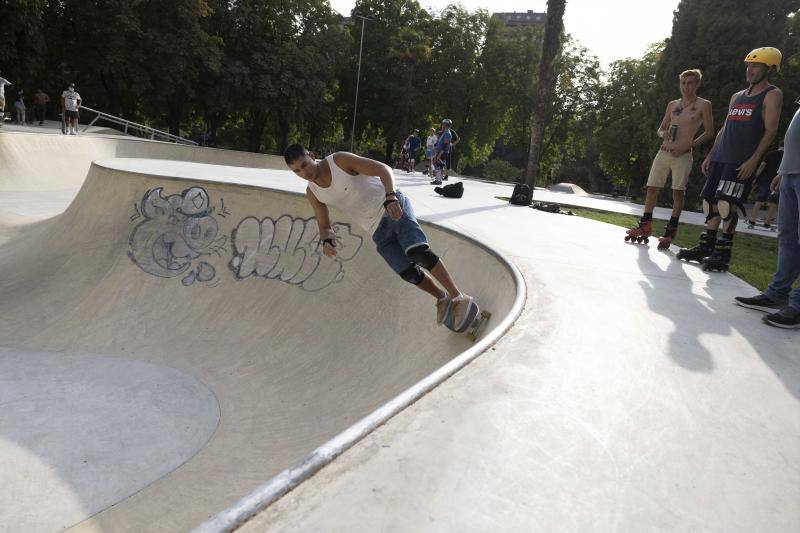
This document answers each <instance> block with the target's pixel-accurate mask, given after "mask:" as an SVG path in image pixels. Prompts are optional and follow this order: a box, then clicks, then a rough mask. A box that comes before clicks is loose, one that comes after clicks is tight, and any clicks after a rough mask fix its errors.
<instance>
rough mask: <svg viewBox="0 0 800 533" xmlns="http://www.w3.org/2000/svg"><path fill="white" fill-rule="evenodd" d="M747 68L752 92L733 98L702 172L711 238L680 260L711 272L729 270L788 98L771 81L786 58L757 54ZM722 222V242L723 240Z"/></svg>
mask: <svg viewBox="0 0 800 533" xmlns="http://www.w3.org/2000/svg"><path fill="white" fill-rule="evenodd" d="M744 62H745V64H746V65H747V69H746V72H745V77H746V79H747V83H748V84H749V87H748V88H747V89H745V90H743V91H738V92H736V93H734V95H733V96H732V97H731V101H730V104H729V105H728V116H727V117H726V119H725V124H723V125H722V129H720V130H719V133H717V137H716V139H715V140H714V147H713V148H712V149H711V152H710V153H709V154H708V157H706V158H705V160H704V161H703V164H702V165H701V167H700V168H701V170H702V171H703V174H705V175H706V176H707V179H706V184H705V186H704V187H703V192H702V193H701V196H702V198H703V211H704V212H705V214H706V232H705V233H703V234H702V235H701V236H700V242H699V244H698V245H697V246H695V247H694V248H690V249H684V250H681V251H680V252H679V253H678V258H679V259H685V260H687V261H700V262H701V263H702V264H703V269H705V270H720V271H725V270H727V269H728V264H729V263H730V260H731V249H732V247H733V234H734V232H735V231H736V223H737V222H738V220H739V211H740V210H741V211H744V207H743V205H742V202H743V200H744V199H745V198H747V195H748V194H749V193H750V187H751V186H752V179H753V177H754V176H755V171H756V169H757V168H758V165H759V164H760V163H761V159H762V158H763V157H764V153H765V152H766V151H767V148H769V146H770V144H772V141H773V139H775V135H776V134H777V133H778V119H779V118H780V114H781V105H782V104H783V93H782V92H781V90H780V89H778V88H777V87H775V86H774V85H771V84H770V83H769V75H770V74H771V73H773V72H777V71H778V69H780V66H781V52H780V50H778V49H777V48H772V47H764V48H756V49H755V50H753V51H752V52H750V53H749V54H747V55H746V56H745V58H744ZM722 222H724V225H723V229H722V237H720V239H719V240H717V231H718V229H719V226H720V224H721V223H722Z"/></svg>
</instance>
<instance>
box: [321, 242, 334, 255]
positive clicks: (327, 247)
mask: <svg viewBox="0 0 800 533" xmlns="http://www.w3.org/2000/svg"><path fill="white" fill-rule="evenodd" d="M322 253H323V254H325V256H326V257H336V240H335V239H325V240H324V241H322Z"/></svg>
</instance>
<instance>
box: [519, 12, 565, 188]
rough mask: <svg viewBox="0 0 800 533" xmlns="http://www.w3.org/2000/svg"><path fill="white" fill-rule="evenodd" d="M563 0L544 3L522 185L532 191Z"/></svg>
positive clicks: (552, 88) (552, 79)
mask: <svg viewBox="0 0 800 533" xmlns="http://www.w3.org/2000/svg"><path fill="white" fill-rule="evenodd" d="M566 4H567V0H547V22H546V23H545V28H544V43H543V44H542V58H541V60H540V62H539V85H538V87H537V91H536V103H535V104H534V107H533V113H532V117H531V143H530V147H529V149H528V162H527V164H526V165H525V183H527V184H528V186H529V187H530V188H531V191H532V190H533V187H534V186H535V185H536V176H537V174H538V172H539V157H540V156H541V153H542V138H543V137H544V128H545V126H546V125H547V120H548V116H549V114H550V109H551V107H552V99H553V93H554V92H555V85H556V78H555V68H554V67H555V66H556V60H557V58H558V56H559V55H560V53H561V36H562V34H563V33H564V10H565V9H566Z"/></svg>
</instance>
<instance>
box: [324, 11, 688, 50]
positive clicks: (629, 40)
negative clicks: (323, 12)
mask: <svg viewBox="0 0 800 533" xmlns="http://www.w3.org/2000/svg"><path fill="white" fill-rule="evenodd" d="M418 1H419V2H420V3H421V4H422V5H423V6H425V7H426V8H427V9H428V10H430V11H438V10H441V9H442V8H443V7H444V6H446V5H447V4H450V3H453V1H455V0H451V1H448V0H418ZM678 1H679V0H606V1H602V0H567V11H566V13H565V16H564V25H565V26H566V29H567V32H568V33H570V34H571V35H572V36H573V37H574V38H576V39H577V40H578V41H580V43H581V44H583V46H585V47H586V48H588V49H589V50H591V51H592V53H593V54H595V55H596V56H597V57H599V58H600V62H601V63H602V64H603V65H604V66H607V65H608V64H609V63H611V62H612V61H615V60H617V59H623V58H626V57H637V58H638V57H641V56H642V54H643V53H644V51H645V49H646V48H647V46H648V45H649V44H651V43H654V42H657V41H660V40H662V39H664V38H666V37H669V35H670V33H671V32H672V12H673V11H674V10H675V9H676V8H677V6H678ZM460 3H461V4H462V5H463V6H464V7H465V8H467V9H470V10H474V9H478V8H484V9H486V10H487V11H489V12H490V13H494V12H510V11H518V12H525V11H528V10H532V11H535V12H541V13H543V12H545V11H546V9H547V2H546V0H534V1H529V2H524V1H522V0H493V1H492V2H488V1H487V0H461V2H460ZM331 5H332V6H333V9H335V10H336V11H338V12H339V13H341V14H343V15H345V16H347V15H350V11H351V10H352V9H353V6H354V5H355V0H331Z"/></svg>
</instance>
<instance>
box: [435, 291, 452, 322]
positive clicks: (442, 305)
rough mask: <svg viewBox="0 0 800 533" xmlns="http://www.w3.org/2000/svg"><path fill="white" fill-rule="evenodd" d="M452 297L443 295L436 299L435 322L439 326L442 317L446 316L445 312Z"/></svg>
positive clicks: (442, 319) (442, 320)
mask: <svg viewBox="0 0 800 533" xmlns="http://www.w3.org/2000/svg"><path fill="white" fill-rule="evenodd" d="M452 301H453V299H452V298H450V297H449V296H445V297H444V298H442V299H441V300H436V323H437V324H439V325H440V326H441V325H442V323H443V322H444V317H446V316H447V312H448V311H449V310H450V302H452Z"/></svg>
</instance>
